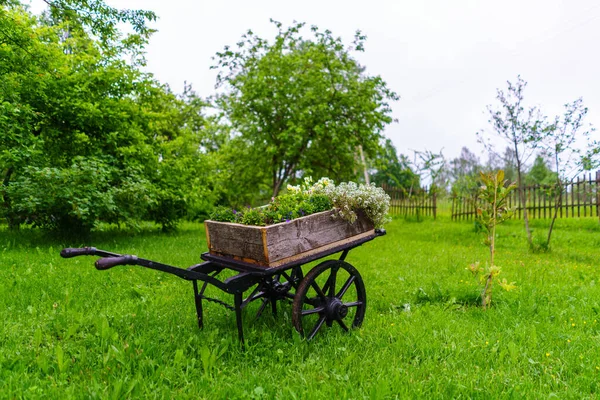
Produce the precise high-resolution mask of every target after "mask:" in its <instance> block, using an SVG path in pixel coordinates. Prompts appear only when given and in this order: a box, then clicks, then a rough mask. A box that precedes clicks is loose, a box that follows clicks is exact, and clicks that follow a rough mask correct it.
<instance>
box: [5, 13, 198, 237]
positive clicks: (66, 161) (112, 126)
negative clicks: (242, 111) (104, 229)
mask: <svg viewBox="0 0 600 400" xmlns="http://www.w3.org/2000/svg"><path fill="white" fill-rule="evenodd" d="M49 3H50V4H51V8H50V10H49V12H47V13H46V14H44V16H42V17H34V16H32V15H31V14H30V13H28V12H27V11H26V10H25V9H24V8H22V7H21V6H20V5H19V4H9V5H5V6H3V7H1V8H0V43H1V45H0V53H1V54H0V89H1V90H0V130H1V131H2V135H0V144H1V146H2V147H1V149H0V173H1V174H2V177H1V178H2V180H1V184H2V186H1V187H0V191H1V194H2V198H3V206H2V208H1V209H0V213H1V214H2V215H3V216H4V217H6V218H7V219H8V221H9V224H10V225H11V226H13V227H18V226H19V225H20V224H22V223H31V224H34V225H38V226H43V227H48V228H56V229H59V230H64V231H87V230H89V229H91V228H92V227H93V226H94V225H95V224H96V223H97V222H98V221H107V222H115V223H127V224H134V223H136V221H138V220H139V219H141V218H152V219H154V220H156V221H158V222H160V223H162V224H163V226H165V227H170V226H172V225H173V222H174V221H175V220H176V219H177V218H179V217H180V216H182V215H183V214H184V213H185V212H186V211H188V210H189V206H190V204H198V203H199V200H198V198H197V197H194V196H191V195H186V194H190V193H192V194H193V193H199V192H196V191H194V190H193V189H194V188H193V185H194V183H195V182H196V181H197V177H200V176H203V175H205V174H203V173H200V172H199V169H201V168H203V165H206V164H205V163H202V162H200V161H201V158H202V157H203V154H202V153H201V152H200V151H199V149H200V146H201V145H202V142H203V140H204V139H203V137H202V135H203V133H202V132H203V130H202V124H203V117H202V116H201V109H202V107H203V104H202V103H201V101H200V100H199V99H198V98H197V96H195V94H193V92H191V91H190V90H188V91H186V93H184V95H182V96H176V95H175V94H173V93H172V92H171V91H170V90H168V88H166V87H163V86H161V85H160V84H159V83H158V82H156V81H155V80H154V79H153V78H152V76H151V75H149V74H146V73H143V72H142V71H141V70H140V66H141V65H143V63H144V60H143V48H144V44H145V42H146V40H147V38H148V34H149V33H150V30H148V29H142V27H141V25H140V24H142V22H143V21H140V20H138V19H136V18H142V17H143V15H144V14H143V13H142V14H140V13H135V12H132V13H133V14H127V13H125V14H119V13H118V12H117V11H115V10H114V9H111V8H110V7H108V8H102V3H101V2H98V1H92V2H75V1H52V2H49ZM76 4H79V5H80V6H81V7H84V6H85V7H84V8H81V7H79V8H77V7H75V5H76ZM115 13H117V14H115ZM127 15H131V18H132V21H133V25H134V29H135V31H136V32H135V33H133V34H131V35H128V36H125V37H120V36H119V34H118V31H116V30H115V29H116V28H115V26H116V24H117V23H119V22H122V21H123V19H125V18H128V17H127ZM91 16H93V18H91ZM90 18H91V19H90ZM125 60H127V61H125ZM184 164H185V165H186V168H182V165H184ZM186 178H189V179H186ZM200 193H201V192H200Z"/></svg>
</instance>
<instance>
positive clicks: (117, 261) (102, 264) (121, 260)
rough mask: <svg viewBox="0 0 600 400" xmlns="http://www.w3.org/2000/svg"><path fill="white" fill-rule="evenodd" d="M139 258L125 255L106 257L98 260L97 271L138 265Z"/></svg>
mask: <svg viewBox="0 0 600 400" xmlns="http://www.w3.org/2000/svg"><path fill="white" fill-rule="evenodd" d="M137 261H138V258H137V257H136V256H130V255H124V256H120V257H104V258H99V259H97V260H96V262H95V264H94V265H96V269H98V270H101V271H103V270H106V269H110V268H112V267H116V266H117V265H137Z"/></svg>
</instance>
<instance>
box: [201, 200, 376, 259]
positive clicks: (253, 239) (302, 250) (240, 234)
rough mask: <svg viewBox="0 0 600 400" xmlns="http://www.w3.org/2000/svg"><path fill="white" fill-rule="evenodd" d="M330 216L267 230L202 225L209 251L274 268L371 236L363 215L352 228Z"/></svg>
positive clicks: (224, 224) (316, 216)
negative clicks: (313, 253)
mask: <svg viewBox="0 0 600 400" xmlns="http://www.w3.org/2000/svg"><path fill="white" fill-rule="evenodd" d="M333 215H334V212H333V211H325V212H322V213H317V214H313V215H309V216H306V217H302V218H298V219H295V220H292V221H290V222H282V223H279V224H275V225H270V226H266V227H260V226H247V225H241V224H233V223H227V222H216V221H205V224H206V225H205V226H206V236H207V243H208V247H209V251H210V253H212V254H216V255H221V256H229V257H233V258H236V259H239V260H243V261H246V262H251V263H255V264H258V265H263V266H265V267H274V266H276V265H281V264H282V263H283V262H287V261H289V260H290V259H291V258H293V257H296V256H300V255H304V256H306V255H307V254H311V253H312V252H314V251H317V250H319V251H320V250H322V249H323V247H324V246H329V245H338V244H339V242H340V241H342V240H345V239H348V238H353V239H356V237H357V236H358V235H362V234H364V233H366V232H371V234H372V232H373V229H374V227H373V224H372V223H371V222H370V221H369V220H368V218H367V217H366V216H365V215H364V214H362V213H359V216H358V219H357V221H356V222H355V223H354V224H351V223H349V222H347V221H344V220H342V219H341V218H335V219H334V218H333Z"/></svg>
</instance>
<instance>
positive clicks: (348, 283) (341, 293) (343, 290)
mask: <svg viewBox="0 0 600 400" xmlns="http://www.w3.org/2000/svg"><path fill="white" fill-rule="evenodd" d="M355 279H356V276H354V275H350V277H349V278H348V280H346V283H344V286H342V288H341V289H340V291H339V292H338V294H337V295H336V296H335V297H337V298H338V299H341V298H342V297H344V295H345V294H346V292H347V291H348V289H349V288H350V286H351V285H352V282H354V280H355Z"/></svg>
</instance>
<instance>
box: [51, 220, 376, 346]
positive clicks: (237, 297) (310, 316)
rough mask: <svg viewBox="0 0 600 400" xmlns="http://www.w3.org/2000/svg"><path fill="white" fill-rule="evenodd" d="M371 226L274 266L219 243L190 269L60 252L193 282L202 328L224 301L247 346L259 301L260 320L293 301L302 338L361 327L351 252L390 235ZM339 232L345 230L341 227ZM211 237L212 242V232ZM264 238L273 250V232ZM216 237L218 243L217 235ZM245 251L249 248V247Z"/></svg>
mask: <svg viewBox="0 0 600 400" xmlns="http://www.w3.org/2000/svg"><path fill="white" fill-rule="evenodd" d="M315 218H318V217H314V218H312V219H311V218H306V219H302V220H304V221H300V222H297V223H296V224H304V225H305V227H306V226H308V227H309V228H310V226H312V225H311V221H314V219H315ZM306 221H309V222H306ZM307 224H308V225H307ZM288 225H289V224H288ZM290 226H291V225H290ZM366 228H367V230H366V231H365V232H359V233H356V229H351V231H350V233H349V234H350V236H349V237H345V238H343V239H341V240H334V241H331V242H330V243H328V244H323V243H318V244H317V247H316V248H312V249H310V250H307V251H302V252H301V253H299V254H293V255H290V256H287V257H284V258H279V259H277V260H275V261H272V262H270V264H272V265H269V264H266V262H265V261H263V262H262V263H261V262H256V260H253V259H248V258H245V257H237V256H231V255H223V254H220V253H219V252H218V251H215V250H214V242H213V245H211V244H210V243H209V248H210V249H211V251H209V252H206V253H203V254H202V255H201V258H202V260H204V262H202V263H201V264H197V265H193V266H191V267H189V268H187V269H183V268H177V267H173V266H171V265H166V264H162V263H159V262H155V261H151V260H147V259H143V258H139V257H136V256H133V255H122V254H116V253H112V252H108V251H104V250H99V249H96V248H94V247H83V248H65V249H63V250H62V251H61V253H60V254H61V256H62V257H64V258H71V257H75V256H82V255H90V256H99V257H101V258H99V259H98V260H96V263H95V266H96V268H97V269H99V270H107V269H109V268H112V267H115V266H118V265H139V266H142V267H145V268H151V269H155V270H158V271H163V272H167V273H170V274H173V275H177V276H178V277H180V278H183V279H185V280H188V281H192V284H193V288H194V299H195V303H196V311H197V316H198V326H199V327H200V328H202V327H203V323H204V322H203V300H207V301H211V302H215V303H218V304H220V305H222V306H224V307H226V308H227V309H229V310H231V311H234V312H235V318H236V324H237V329H238V336H239V339H240V341H241V342H242V343H243V342H244V332H243V325H242V310H243V309H244V308H245V307H247V306H248V305H249V304H251V303H253V302H255V301H257V302H260V305H259V307H258V310H257V316H259V315H261V314H262V313H263V311H264V309H265V308H266V307H267V306H268V305H270V307H271V310H272V312H273V313H274V314H276V312H277V302H278V301H291V302H292V322H293V324H294V327H295V328H296V330H297V331H298V332H299V333H300V334H301V335H303V336H305V337H307V338H308V339H312V338H313V337H314V336H315V335H316V334H317V332H319V331H320V330H321V328H322V327H323V326H327V327H331V326H333V325H334V324H337V325H339V326H340V327H341V328H342V329H343V330H346V331H347V330H348V329H349V327H358V326H360V325H361V323H362V321H363V318H364V316H365V310H366V306H367V297H366V291H365V286H364V283H363V280H362V277H361V275H360V274H359V272H358V270H357V269H356V268H354V267H353V266H352V265H350V264H349V263H348V262H346V261H345V259H346V256H347V255H348V252H349V251H350V250H352V249H354V248H356V247H358V246H360V245H362V244H363V243H365V242H368V241H370V240H373V239H374V238H376V237H378V236H382V235H385V231H384V230H378V229H372V226H370V227H369V226H367V227H366ZM369 228H370V229H369ZM286 229H287V228H286ZM337 229H338V230H339V227H338V228H337ZM363 230H364V229H360V231H363ZM264 232H265V231H264ZM208 233H209V241H210V237H211V236H210V232H208ZM279 233H280V234H281V235H282V236H279V237H280V238H282V240H284V241H288V242H289V241H290V240H292V239H290V238H289V237H287V238H286V237H285V234H284V232H279ZM262 235H263V238H264V243H265V246H267V239H266V238H267V234H266V233H264V234H262ZM347 235H348V233H346V236H347ZM212 238H213V239H215V236H214V234H213V235H212ZM297 239H298V240H299V242H302V243H306V242H307V241H308V242H311V240H310V235H309V238H308V239H309V240H307V237H301V235H300V233H299V234H298V235H297ZM292 241H293V240H292ZM313 243H314V242H313ZM296 245H299V244H296ZM240 247H241V248H244V246H240ZM242 254H243V253H242ZM335 254H339V257H337V259H328V260H326V261H322V262H321V263H319V264H318V265H316V266H315V267H313V268H312V269H310V271H309V272H308V273H307V274H306V275H304V272H303V270H302V267H303V266H304V265H306V264H308V263H310V262H313V261H316V260H320V259H323V258H325V257H329V256H332V255H335ZM226 270H229V271H233V272H234V273H233V274H231V273H230V274H228V275H232V276H228V277H226V278H224V279H219V278H220V277H219V274H221V273H222V272H224V271H226ZM209 285H212V286H214V287H216V288H218V289H220V290H222V291H223V292H225V293H228V294H231V295H233V304H228V303H226V302H225V301H223V300H220V299H217V298H214V297H213V298H211V297H208V296H207V295H206V294H205V293H206V289H207V287H208V286H209Z"/></svg>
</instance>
